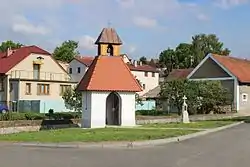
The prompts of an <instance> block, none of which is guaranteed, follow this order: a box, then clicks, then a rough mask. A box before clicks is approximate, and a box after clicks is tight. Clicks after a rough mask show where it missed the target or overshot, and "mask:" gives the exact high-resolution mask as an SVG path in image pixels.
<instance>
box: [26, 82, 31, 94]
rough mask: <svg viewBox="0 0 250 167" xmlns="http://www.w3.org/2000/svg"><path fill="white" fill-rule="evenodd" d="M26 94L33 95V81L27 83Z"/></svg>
mask: <svg viewBox="0 0 250 167" xmlns="http://www.w3.org/2000/svg"><path fill="white" fill-rule="evenodd" d="M25 94H26V95H31V83H26V86H25Z"/></svg>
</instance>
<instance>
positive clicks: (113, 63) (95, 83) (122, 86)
mask: <svg viewBox="0 0 250 167" xmlns="http://www.w3.org/2000/svg"><path fill="white" fill-rule="evenodd" d="M77 90H78V91H128V92H140V91H142V89H141V87H140V85H139V83H138V82H137V80H136V79H135V77H134V76H133V75H132V74H131V72H130V70H129V68H128V66H126V64H125V63H124V61H123V59H122V57H115V56H96V57H95V59H94V61H93V63H92V64H91V65H90V67H89V69H88V70H87V72H86V74H85V75H84V77H83V78H82V80H81V81H80V83H79V85H78V87H77Z"/></svg>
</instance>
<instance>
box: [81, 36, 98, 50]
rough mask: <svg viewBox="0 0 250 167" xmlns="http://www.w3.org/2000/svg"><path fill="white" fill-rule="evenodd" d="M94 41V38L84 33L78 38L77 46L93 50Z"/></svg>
mask: <svg viewBox="0 0 250 167" xmlns="http://www.w3.org/2000/svg"><path fill="white" fill-rule="evenodd" d="M94 42H95V38H93V37H91V36H89V35H84V36H82V37H81V38H80V40H79V47H80V48H82V49H86V50H93V49H95V44H94Z"/></svg>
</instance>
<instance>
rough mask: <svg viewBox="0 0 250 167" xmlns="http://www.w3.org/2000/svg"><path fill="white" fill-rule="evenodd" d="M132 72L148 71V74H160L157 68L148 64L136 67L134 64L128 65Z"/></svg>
mask: <svg viewBox="0 0 250 167" xmlns="http://www.w3.org/2000/svg"><path fill="white" fill-rule="evenodd" d="M127 65H128V67H129V69H130V70H131V71H147V72H158V71H157V69H156V68H155V67H152V66H150V65H147V64H143V65H137V66H134V65H132V64H127Z"/></svg>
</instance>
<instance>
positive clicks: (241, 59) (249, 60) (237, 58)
mask: <svg viewBox="0 0 250 167" xmlns="http://www.w3.org/2000/svg"><path fill="white" fill-rule="evenodd" d="M212 56H219V57H223V58H231V59H236V60H240V61H248V62H249V63H250V59H245V58H240V57H235V56H230V55H228V56H225V55H220V54H212Z"/></svg>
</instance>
